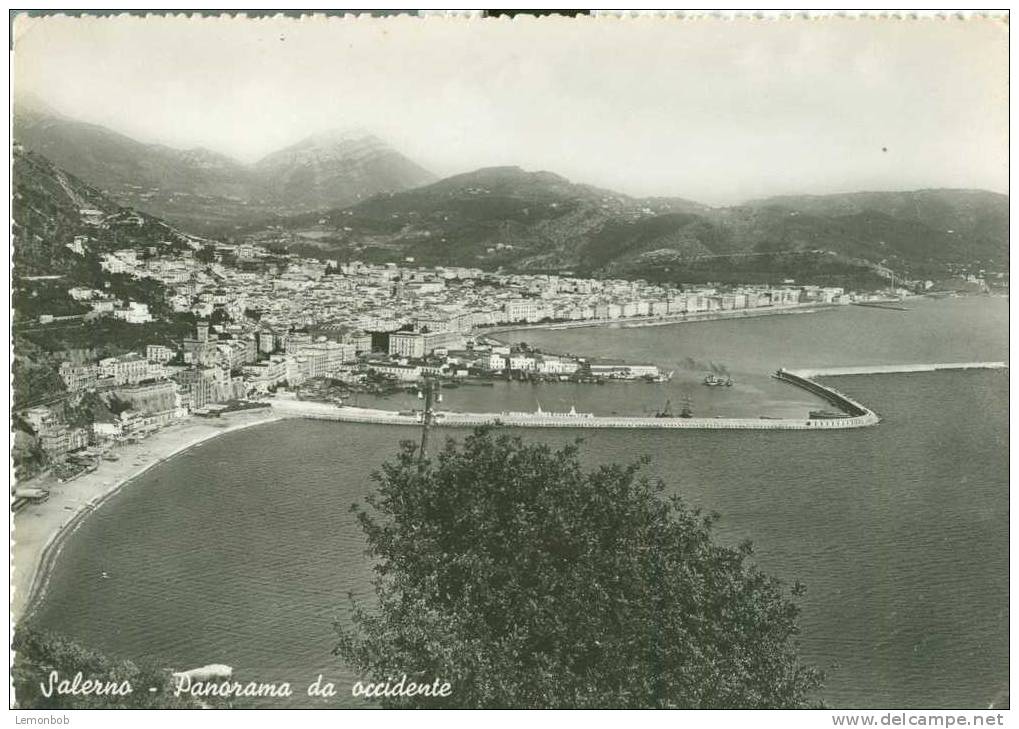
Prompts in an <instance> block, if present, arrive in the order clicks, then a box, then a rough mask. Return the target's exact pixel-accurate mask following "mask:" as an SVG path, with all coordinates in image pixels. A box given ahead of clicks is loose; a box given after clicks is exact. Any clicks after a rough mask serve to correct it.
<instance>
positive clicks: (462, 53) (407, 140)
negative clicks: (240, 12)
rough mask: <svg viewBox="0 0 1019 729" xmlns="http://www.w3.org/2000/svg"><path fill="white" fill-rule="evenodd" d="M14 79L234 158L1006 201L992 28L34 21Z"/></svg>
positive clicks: (1000, 34)
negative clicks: (991, 193)
mask: <svg viewBox="0 0 1019 729" xmlns="http://www.w3.org/2000/svg"><path fill="white" fill-rule="evenodd" d="M14 63H15V71H14V73H15V88H16V90H18V91H21V90H25V91H30V92H32V93H33V94H35V95H36V96H38V97H40V98H41V99H42V100H44V101H45V102H47V103H48V104H50V105H51V106H53V107H54V108H55V109H57V110H59V111H61V112H63V113H65V114H67V115H69V116H73V117H77V118H80V119H83V120H87V121H91V122H95V123H98V124H103V125H105V126H108V127H111V128H113V129H116V130H117V131H120V132H123V133H125V134H128V135H129V136H132V137H135V138H137V139H139V140H142V141H147V142H161V143H164V144H168V145H172V146H180V147H190V146H205V147H208V148H210V149H214V150H216V151H219V152H223V153H226V154H229V155H231V156H233V157H236V158H238V159H241V160H244V161H254V160H256V159H258V158H259V157H260V156H262V155H264V154H266V153H268V152H270V151H273V150H275V149H278V148H280V147H283V146H286V145H288V144H291V143H293V142H295V141H297V140H299V139H300V138H302V137H304V136H307V135H308V134H310V133H313V132H316V131H323V130H327V129H334V128H347V127H364V128H367V129H369V130H372V131H373V132H375V133H376V134H378V135H379V136H381V137H383V138H384V139H386V140H387V141H389V142H390V143H391V144H392V145H393V146H395V147H396V148H397V149H399V150H400V151H401V152H403V153H405V154H407V155H408V156H410V157H411V158H413V159H415V160H416V161H418V162H419V163H421V164H422V165H424V166H425V167H427V168H429V169H431V170H433V171H434V172H436V173H438V174H440V175H447V174H453V173H456V172H462V171H467V170H471V169H475V168H477V167H483V166H490V165H504V164H515V165H520V166H521V167H524V168H525V169H546V170H551V171H554V172H558V173H560V174H563V175H565V176H567V177H569V178H570V179H572V180H575V181H579V182H588V183H591V184H596V185H600V186H604V187H609V188H613V189H617V190H619V191H622V192H627V193H631V194H641V195H644V194H654V195H677V196H682V197H689V198H693V199H695V200H700V201H703V202H707V203H728V202H734V201H738V200H742V199H747V198H751V197H758V196H762V195H771V194H780V193H799V192H809V193H823V192H835V191H847V190H860V189H913V188H921V187H980V188H987V189H992V190H997V191H1000V192H1006V191H1007V187H1008V174H1007V161H1008V149H1007V135H1008V105H1007V98H1008V97H1007V93H1008V86H1007V83H1008V80H1007V72H1008V35H1007V26H1006V25H1005V24H1004V23H1002V22H1000V21H992V20H966V21H963V20H959V19H950V20H936V19H925V20H913V21H909V20H881V19H866V20H863V19H839V18H832V19H825V20H817V19H814V20H793V21H789V20H768V21H753V20H723V19H712V20H679V19H672V20H660V19H650V18H642V19H628V20H619V19H611V18H602V19H591V18H582V19H578V20H564V19H551V20H550V19H540V20H538V19H532V18H523V19H520V18H518V19H516V20H512V21H511V20H508V19H500V20H485V21H478V20H469V19H446V18H430V19H426V20H421V19H415V18H410V17H396V18H385V19H372V18H367V17H360V18H349V19H338V18H337V19H330V20H325V19H314V20H313V19H305V20H301V21H299V20H290V19H278V18H277V19H264V20H247V19H230V18H222V19H183V18H146V19H142V18H132V17H118V18H110V19H92V20H81V19H74V18H47V19H35V20H31V21H28V22H24V23H20V24H19V25H17V26H16V28H15V61H14ZM884 150H887V151H884Z"/></svg>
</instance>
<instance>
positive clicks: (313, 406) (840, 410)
mask: <svg viewBox="0 0 1019 729" xmlns="http://www.w3.org/2000/svg"><path fill="white" fill-rule="evenodd" d="M1007 366H1008V365H1007V363H1005V362H961V363H939V364H911V365H875V366H858V367H845V368H827V369H820V370H789V369H785V368H782V369H779V370H778V371H777V372H775V374H774V377H775V378H776V379H778V380H781V381H782V382H786V383H788V384H790V385H793V386H795V387H799V388H801V389H804V390H807V391H808V392H810V393H811V394H813V395H815V396H817V397H819V398H821V399H823V400H825V401H826V402H828V403H829V404H830V405H832V406H834V407H835V408H837V410H834V411H821V410H817V411H812V412H811V413H810V415H809V416H808V417H806V418H769V417H764V416H762V417H758V418H723V417H711V418H703V417H702V418H698V417H693V416H691V415H688V414H686V413H682V414H680V415H672V414H671V413H669V414H665V413H658V414H656V415H654V416H624V415H612V416H602V415H594V414H593V413H586V412H577V411H576V409H574V408H571V409H570V410H569V411H568V412H546V411H543V410H542V409H541V407H540V406H539V407H538V409H537V410H536V411H534V412H515V411H511V412H500V413H472V412H456V411H449V410H437V411H435V412H434V413H433V419H432V423H433V424H434V425H437V426H446V427H452V428H456V427H462V428H469V427H477V426H482V425H501V426H508V427H520V428H631V429H632V428H642V429H669V430H672V429H684V430H690V429H694V430H845V429H850V428H866V427H870V426H873V425H877V424H878V423H879V422H881V418H880V417H879V416H878V415H877V414H876V413H875V412H874V411H873V410H871V409H870V408H868V407H867V406H866V405H863V404H862V403H859V402H857V401H856V400H854V399H852V398H850V397H849V396H847V395H844V394H843V393H841V392H839V391H838V390H836V389H835V388H834V387H831V386H830V385H827V384H822V383H820V382H818V381H817V380H816V379H815V378H817V377H833V376H842V375H851V374H854V375H860V374H893V373H908V372H932V371H938V370H972V369H1004V368H1007ZM272 409H273V412H274V413H275V414H277V415H279V416H281V417H301V418H311V419H317V420H336V421H342V422H350V423H372V424H376V425H411V426H420V425H421V424H422V420H423V417H424V414H423V412H422V411H419V410H414V411H395V410H382V409H377V408H362V407H351V406H347V405H333V404H328V403H321V402H312V401H308V400H298V399H297V398H295V397H293V396H287V395H284V394H282V393H281V394H279V395H277V397H276V398H275V399H274V400H273V401H272Z"/></svg>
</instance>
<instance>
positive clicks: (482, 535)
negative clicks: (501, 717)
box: [334, 428, 822, 709]
mask: <svg viewBox="0 0 1019 729" xmlns="http://www.w3.org/2000/svg"><path fill="white" fill-rule="evenodd" d="M641 465H642V464H640V463H637V464H633V465H629V466H620V465H610V466H602V467H600V468H597V469H596V470H593V471H585V470H583V468H582V467H581V465H580V461H579V449H578V446H576V445H571V446H568V447H565V448H563V449H561V450H558V451H553V450H551V449H550V448H549V447H548V446H546V445H537V444H525V443H524V442H522V441H521V440H520V439H519V438H510V437H508V436H506V435H497V434H496V433H495V432H493V431H492V430H490V429H487V428H482V429H479V430H477V431H475V432H474V434H473V435H471V436H469V437H468V438H466V440H465V441H464V442H463V443H462V444H458V443H456V442H454V441H452V440H450V441H448V442H447V443H446V445H445V447H444V449H443V450H442V451H441V452H440V453H439V454H438V455H437V457H436V458H435V459H434V460H431V461H426V462H425V463H424V465H419V462H418V457H417V452H416V449H415V447H414V446H413V445H412V444H410V443H405V444H404V445H403V447H402V450H401V452H400V454H399V455H398V457H397V458H396V460H395V461H394V462H391V463H387V464H386V465H384V466H383V468H382V471H381V472H380V473H378V474H376V475H375V479H376V481H377V482H378V485H379V488H378V491H377V493H376V494H374V495H372V496H371V497H369V498H368V504H369V506H370V507H371V508H368V509H366V508H364V507H360V506H357V505H355V507H354V508H355V510H356V512H357V518H358V520H359V522H360V524H361V527H362V528H363V530H364V532H365V535H366V537H367V543H368V552H369V554H370V555H371V557H372V558H373V559H374V560H375V567H374V569H375V573H376V574H375V577H374V587H375V593H376V597H377V599H378V605H377V607H374V608H366V607H365V606H363V605H361V604H359V603H356V602H354V604H353V621H352V624H351V626H349V627H346V626H343V625H339V624H338V625H337V631H338V633H339V641H338V643H337V646H336V648H335V651H334V652H335V653H336V654H337V655H339V656H341V657H342V658H343V659H344V660H346V661H347V662H348V663H350V664H351V665H352V666H353V667H354V668H355V669H357V670H358V671H360V672H361V675H362V676H363V677H364V680H372V681H379V682H381V681H393V682H396V681H398V680H399V679H400V677H401V676H402V675H403V674H407V675H408V677H411V678H413V679H414V680H419V681H420V682H422V683H431V681H432V680H434V679H436V678H438V679H441V680H444V681H449V682H450V683H451V684H452V687H453V691H452V695H451V696H449V697H448V698H446V699H441V698H431V697H424V698H423V697H413V698H408V697H390V698H386V699H383V700H382V703H383V704H384V705H386V706H399V707H406V706H429V707H439V706H443V707H485V708H502V707H509V708H538V707H541V708H657V707H662V708H664V707H674V708H691V709H694V708H746V709H752V708H797V707H806V706H809V705H811V704H812V701H813V696H814V694H815V693H816V690H817V689H818V688H819V687H820V685H821V681H822V675H821V673H820V672H819V671H818V670H817V669H815V668H813V667H811V666H808V665H804V664H803V663H801V662H800V660H799V659H798V657H797V654H796V646H795V643H794V638H795V635H796V634H797V632H798V630H797V625H796V618H797V615H798V607H797V605H796V604H795V602H794V601H793V599H792V598H793V597H794V596H795V595H797V594H798V593H799V588H798V587H797V588H793V589H792V590H788V589H786V588H785V587H784V586H783V585H782V584H781V583H780V582H779V581H778V580H776V579H774V578H771V577H769V576H767V575H766V574H764V573H763V572H761V571H760V570H759V569H758V568H757V567H755V566H754V565H753V564H751V563H750V561H749V560H748V558H749V557H750V556H751V554H752V548H751V546H750V545H749V543H744V544H741V545H740V546H739V547H738V548H730V547H726V546H722V545H719V544H717V543H716V542H715V541H714V539H713V535H712V525H713V523H714V521H715V519H716V517H715V516H714V515H705V514H702V513H701V512H700V511H699V510H697V509H691V508H689V507H688V506H687V505H686V504H685V503H684V502H683V501H682V500H681V499H680V498H679V497H675V496H673V497H666V496H665V495H664V494H663V493H662V491H663V489H664V485H663V484H662V483H660V482H658V483H652V482H651V481H650V480H649V479H648V478H647V477H646V476H645V475H643V474H642V473H641ZM351 599H352V601H353V597H352V598H351Z"/></svg>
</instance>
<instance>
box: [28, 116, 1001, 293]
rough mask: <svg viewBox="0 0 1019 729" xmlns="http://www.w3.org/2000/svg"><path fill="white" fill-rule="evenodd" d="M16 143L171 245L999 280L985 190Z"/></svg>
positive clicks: (338, 143) (770, 276) (364, 155)
mask: <svg viewBox="0 0 1019 729" xmlns="http://www.w3.org/2000/svg"><path fill="white" fill-rule="evenodd" d="M14 132H15V139H16V141H17V142H18V143H20V144H22V145H24V147H25V148H26V149H27V150H31V151H33V152H35V153H37V154H39V155H43V156H44V157H46V158H48V159H49V160H51V161H52V163H53V164H54V165H55V168H56V169H59V170H64V171H66V172H68V173H72V174H73V175H74V176H77V177H78V178H80V179H81V180H82V181H84V182H87V183H88V184H89V185H90V186H91V187H92V188H94V189H96V192H97V193H99V194H103V195H105V196H106V199H108V200H111V201H115V202H116V203H117V204H121V205H126V206H130V207H133V208H136V209H138V210H141V211H144V212H146V213H150V214H152V215H155V216H158V217H161V218H163V219H165V220H166V221H167V222H168V223H171V224H173V225H176V226H178V227H180V228H181V229H182V230H184V231H188V232H193V233H200V234H213V235H220V236H222V235H231V236H240V235H243V236H247V237H251V238H254V239H256V240H262V241H265V242H270V243H275V244H284V245H287V246H289V247H290V248H291V250H294V251H297V252H304V253H308V254H313V255H317V256H319V257H323V258H360V259H362V260H372V261H392V260H406V259H411V260H413V261H415V262H416V263H419V264H448V265H466V266H472V267H478V268H484V269H489V270H498V269H502V270H514V271H550V272H551V271H555V272H561V271H571V272H574V273H577V274H583V275H618V276H625V277H641V278H647V279H649V280H671V281H705V280H706V281H718V282H738V281H746V282H756V281H773V280H776V279H783V278H799V279H800V280H808V279H809V280H811V281H813V282H816V283H822V282H828V283H832V284H838V283H843V284H846V285H853V284H862V283H867V282H865V281H864V280H863V279H866V278H868V277H870V278H871V279H873V276H874V272H875V271H878V272H881V271H885V269H891V270H893V271H895V272H896V273H897V274H898V275H899V276H909V277H914V278H920V277H925V278H926V277H929V278H939V277H943V276H944V275H945V274H946V273H948V272H953V271H958V270H962V269H967V270H968V269H974V268H986V269H988V270H998V271H1001V270H1005V269H1006V268H1007V264H1008V197H1007V196H1006V195H1001V194H998V193H993V192H987V191H983V190H950V189H932V190H916V191H909V192H858V193H847V194H834V195H801V196H782V197H772V198H766V199H761V200H753V201H749V202H746V203H743V204H740V205H733V206H726V207H711V206H708V205H703V204H700V203H697V202H694V201H691V200H687V199H683V198H668V197H648V198H641V197H634V196H630V195H625V194H622V193H618V192H613V191H611V190H605V189H601V188H597V187H593V186H590V185H585V184H578V183H574V182H571V181H570V180H568V179H566V178H564V177H562V176H560V175H557V174H554V173H552V172H547V171H525V170H523V169H521V168H519V167H492V168H484V169H479V170H475V171H473V172H468V173H464V174H460V175H455V176H452V177H448V178H445V179H441V180H436V179H435V177H434V175H432V174H430V173H429V172H427V171H426V170H424V169H423V168H422V167H420V166H419V165H417V164H416V163H414V162H413V161H411V160H409V159H408V158H406V157H404V156H403V155H401V154H400V153H399V152H397V151H396V150H393V149H392V148H390V147H388V146H387V145H386V144H385V143H383V142H382V141H381V140H379V139H378V138H376V137H375V136H373V135H372V134H371V133H370V132H365V131H353V132H329V133H324V134H317V135H313V136H311V137H309V138H307V139H305V140H303V141H301V142H298V143H297V144H295V145H293V146H290V147H287V148H286V149H283V150H279V151H278V152H274V153H272V154H270V155H268V156H266V157H265V158H263V159H262V160H260V161H258V162H257V163H255V164H253V165H243V164H241V163H239V162H237V161H235V160H232V159H230V158H228V157H226V156H224V155H221V154H218V153H216V152H212V151H209V150H205V149H201V148H198V149H190V150H179V149H174V148H171V147H166V146H162V145H155V144H145V143H141V142H138V141H136V140H133V139H130V138H129V137H126V136H124V135H122V134H119V133H117V132H114V131H111V130H109V129H106V128H104V127H101V126H97V125H93V124H86V123H83V122H80V121H75V120H73V119H69V118H67V117H64V116H62V115H60V114H58V113H56V112H53V111H52V110H50V109H47V108H46V107H45V106H44V105H42V104H39V103H36V102H22V103H19V104H17V105H16V112H15V118H14ZM15 172H16V173H17V168H16V169H15Z"/></svg>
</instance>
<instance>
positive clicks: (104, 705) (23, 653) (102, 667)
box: [11, 626, 226, 709]
mask: <svg viewBox="0 0 1019 729" xmlns="http://www.w3.org/2000/svg"><path fill="white" fill-rule="evenodd" d="M11 647H12V648H13V649H14V651H15V656H14V664H13V666H12V668H11V682H12V684H13V686H14V698H15V708H18V709H198V708H203V707H204V706H205V704H203V703H202V702H201V701H199V700H198V699H196V698H194V697H192V696H190V695H188V694H186V693H184V694H182V695H180V696H175V695H174V686H173V678H172V675H171V672H170V671H169V670H168V669H166V668H162V667H159V666H156V665H154V664H149V663H135V662H132V661H126V660H121V659H117V658H112V657H110V656H106V655H104V654H102V653H100V652H98V651H95V650H92V649H89V648H86V647H84V646H82V645H80V644H78V643H77V642H75V641H73V640H70V639H69V638H66V637H64V636H61V635H57V634H54V633H50V632H47V631H40V630H36V629H34V628H32V627H30V626H19V627H18V630H17V633H16V635H15V638H14V642H13V645H12V646H11ZM52 671H56V672H57V673H58V674H59V677H60V679H62V680H63V679H66V680H69V681H73V679H74V676H75V674H77V673H79V672H80V673H81V674H82V678H83V680H91V681H98V682H101V683H103V684H105V683H107V682H113V683H115V684H121V682H123V681H127V682H129V683H130V686H131V692H130V693H129V694H127V695H111V694H103V695H97V694H95V693H93V694H88V695H86V694H78V695H72V694H69V693H62V694H61V693H57V692H56V691H52V692H51V693H52V695H51V696H46V693H47V692H49V691H50V688H51V679H50V676H51V672H52ZM43 687H45V688H46V691H43ZM149 688H155V689H156V691H154V692H152V691H149ZM214 701H216V702H217V705H219V704H218V700H214ZM223 705H224V706H225V705H226V702H224V704H223Z"/></svg>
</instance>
